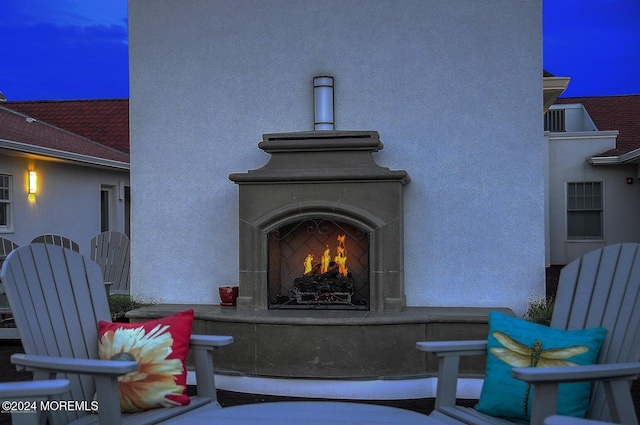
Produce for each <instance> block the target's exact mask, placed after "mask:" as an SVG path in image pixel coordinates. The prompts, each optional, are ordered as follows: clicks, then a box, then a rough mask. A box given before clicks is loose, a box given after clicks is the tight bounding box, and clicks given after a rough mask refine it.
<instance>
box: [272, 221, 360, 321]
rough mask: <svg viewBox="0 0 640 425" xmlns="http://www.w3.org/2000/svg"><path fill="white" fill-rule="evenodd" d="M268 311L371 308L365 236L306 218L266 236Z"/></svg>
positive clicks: (336, 224) (345, 226) (346, 226)
mask: <svg viewBox="0 0 640 425" xmlns="http://www.w3.org/2000/svg"><path fill="white" fill-rule="evenodd" d="M267 237H268V246H269V250H268V256H269V269H268V297H269V308H270V309H278V308H288V309H311V308H313V309H318V308H325V309H343V310H369V304H370V294H369V234H368V232H366V231H364V230H362V229H359V228H357V227H355V226H353V225H351V224H349V223H344V222H339V221H334V220H329V219H323V218H310V219H306V220H301V221H296V222H294V223H289V224H286V225H284V226H281V227H279V228H278V229H276V230H273V231H271V232H269V233H268V236H267Z"/></svg>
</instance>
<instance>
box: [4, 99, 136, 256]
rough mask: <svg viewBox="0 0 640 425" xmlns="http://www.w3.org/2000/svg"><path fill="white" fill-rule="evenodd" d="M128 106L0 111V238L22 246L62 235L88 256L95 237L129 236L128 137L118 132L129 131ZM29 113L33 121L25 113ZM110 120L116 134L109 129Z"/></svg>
mask: <svg viewBox="0 0 640 425" xmlns="http://www.w3.org/2000/svg"><path fill="white" fill-rule="evenodd" d="M105 104H107V105H111V106H112V108H111V114H108V113H106V112H105V109H104V108H103V107H102V106H104V105H105ZM126 104H127V102H113V103H112V102H110V101H106V102H103V101H95V102H94V101H80V102H75V101H69V102H67V101H64V102H5V103H1V104H0V237H4V238H7V239H11V240H13V241H14V242H15V243H17V244H18V245H24V244H28V243H29V242H30V241H31V240H32V239H33V238H34V237H36V236H38V235H40V234H45V233H55V234H61V235H63V236H66V237H69V238H71V239H73V240H74V241H76V242H77V243H78V244H79V245H80V248H81V251H82V252H83V253H86V254H88V253H89V242H90V240H91V238H92V237H93V236H95V235H97V234H98V233H100V232H101V231H105V230H118V231H121V232H124V233H129V209H130V202H129V186H130V183H129V154H128V135H126V134H124V135H123V133H121V132H120V131H121V129H122V127H123V126H124V124H122V123H125V124H126V125H128V124H127V123H128V109H127V108H126ZM91 105H95V106H96V109H95V110H96V115H95V116H93V117H92V114H91ZM123 105H124V106H125V107H124V108H120V106H123ZM80 106H81V107H80ZM30 108H31V109H33V114H30V113H26V112H23V111H26V110H28V109H30ZM115 109H118V111H119V112H117V113H113V111H114V110H115ZM74 110H75V111H76V112H77V116H76V115H74V112H73V111H74ZM122 115H124V116H122ZM43 117H46V118H47V120H51V121H55V122H56V123H58V124H59V125H53V124H52V123H51V122H49V121H45V120H44V118H43ZM74 117H75V118H74ZM109 120H111V121H112V122H113V123H114V126H115V127H116V128H114V129H112V130H109V129H108V125H105V123H104V121H109ZM115 123H119V124H118V125H116V124H115ZM62 126H64V127H62ZM89 136H91V137H96V138H100V137H102V140H101V141H97V140H94V139H92V138H91V137H89ZM32 182H33V183H34V186H33V187H31V183H32Z"/></svg>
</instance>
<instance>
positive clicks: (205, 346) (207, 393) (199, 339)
mask: <svg viewBox="0 0 640 425" xmlns="http://www.w3.org/2000/svg"><path fill="white" fill-rule="evenodd" d="M232 342H233V337H232V336H220V335H191V343H190V346H189V348H190V349H192V350H193V360H194V366H195V372H196V384H197V388H196V389H197V393H198V396H200V397H209V398H211V400H212V402H213V403H216V404H217V403H218V399H217V393H216V383H215V377H214V367H213V351H214V350H215V349H216V348H218V347H224V346H225V345H229V344H231V343H232ZM218 405H219V404H218Z"/></svg>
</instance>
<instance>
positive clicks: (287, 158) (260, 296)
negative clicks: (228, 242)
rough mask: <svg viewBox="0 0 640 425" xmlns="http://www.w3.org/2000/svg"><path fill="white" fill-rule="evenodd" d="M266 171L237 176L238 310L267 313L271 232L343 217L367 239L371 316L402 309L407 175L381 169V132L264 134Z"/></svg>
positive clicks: (250, 171) (403, 303)
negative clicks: (301, 222) (314, 220)
mask: <svg viewBox="0 0 640 425" xmlns="http://www.w3.org/2000/svg"><path fill="white" fill-rule="evenodd" d="M258 147H259V148H260V149H262V150H263V151H264V152H266V153H268V154H269V155H270V159H269V161H268V162H267V163H266V164H265V165H264V166H263V167H261V168H259V169H256V170H249V171H247V172H245V173H233V174H231V175H230V176H229V179H230V180H231V181H233V182H234V183H236V184H238V186H239V217H238V218H239V220H238V221H239V259H240V261H239V286H240V289H239V297H238V308H239V309H241V310H242V309H246V310H266V309H267V308H268V299H267V298H268V295H267V284H266V282H267V275H268V265H269V261H268V244H267V235H268V233H269V232H270V231H272V230H275V229H278V228H279V227H281V226H283V225H286V224H289V223H292V222H295V221H298V220H303V219H307V218H321V219H322V218H327V219H332V220H339V221H342V222H345V223H348V224H351V225H353V226H356V227H357V228H359V229H362V230H363V231H365V232H367V233H368V234H369V258H370V260H369V285H370V295H371V296H370V305H369V308H370V310H371V311H400V310H402V309H403V308H404V307H405V305H406V299H405V294H404V258H403V245H404V198H403V187H404V186H405V185H406V184H407V183H409V181H410V178H409V176H408V174H407V172H406V171H403V170H390V169H389V168H386V167H381V166H379V165H378V164H377V163H376V162H375V160H374V159H373V156H372V154H373V153H375V152H377V151H379V150H381V149H383V144H382V142H381V141H380V136H379V134H378V133H377V132H376V131H311V132H295V133H272V134H264V135H263V140H262V142H260V143H259V144H258Z"/></svg>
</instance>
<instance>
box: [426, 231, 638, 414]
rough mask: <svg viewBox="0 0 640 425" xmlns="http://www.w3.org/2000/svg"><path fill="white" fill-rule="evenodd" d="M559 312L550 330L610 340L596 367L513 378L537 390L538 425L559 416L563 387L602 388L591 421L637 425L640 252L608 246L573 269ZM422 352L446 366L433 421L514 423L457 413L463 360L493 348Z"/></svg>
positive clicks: (525, 372)
mask: <svg viewBox="0 0 640 425" xmlns="http://www.w3.org/2000/svg"><path fill="white" fill-rule="evenodd" d="M554 305H555V308H554V311H553V317H552V319H551V327H555V328H558V329H583V328H593V327H600V326H602V327H604V328H606V329H607V337H606V339H605V342H604V344H603V346H602V348H601V350H600V355H599V358H598V364H597V365H594V366H574V367H565V368H555V367H554V368H515V369H513V370H512V375H513V376H514V377H516V378H518V379H522V380H524V381H526V382H528V383H530V384H531V385H532V387H533V391H534V403H533V406H532V410H531V424H535V425H542V424H543V422H544V420H545V418H548V417H549V416H552V415H555V414H556V395H557V389H558V384H559V383H561V382H575V381H597V382H598V383H597V384H596V385H594V386H593V387H592V396H591V403H590V408H589V414H588V418H589V419H592V420H597V421H604V422H607V421H613V422H615V423H622V424H634V425H637V424H638V420H637V417H636V414H635V410H634V406H633V401H632V398H631V393H630V386H631V382H632V380H634V379H636V378H637V376H638V374H639V373H640V362H639V361H640V245H639V244H635V243H625V244H616V245H609V246H606V247H604V248H602V249H597V250H595V251H592V252H590V253H588V254H586V255H584V256H583V257H581V258H578V259H576V260H574V261H572V262H571V263H569V264H568V265H567V266H566V267H564V268H563V269H562V271H561V274H560V280H559V284H558V292H557V294H556V299H555V304H554ZM417 348H418V349H419V350H422V351H425V352H428V353H433V354H435V355H436V356H437V357H438V361H439V370H438V387H437V393H436V405H435V407H436V410H435V411H434V412H432V413H431V417H433V418H437V419H439V420H441V421H443V422H445V423H451V424H461V423H474V424H508V423H510V422H508V421H505V420H503V419H499V418H493V417H490V416H487V415H484V414H482V413H479V412H477V411H475V410H474V409H472V408H464V407H461V406H455V398H456V385H457V382H456V381H457V377H458V365H459V360H460V357H461V356H467V355H484V354H486V350H487V342H486V341H454V342H418V343H417Z"/></svg>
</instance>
